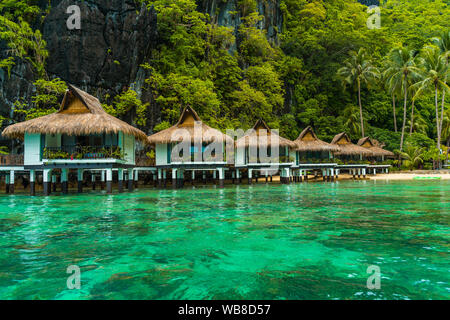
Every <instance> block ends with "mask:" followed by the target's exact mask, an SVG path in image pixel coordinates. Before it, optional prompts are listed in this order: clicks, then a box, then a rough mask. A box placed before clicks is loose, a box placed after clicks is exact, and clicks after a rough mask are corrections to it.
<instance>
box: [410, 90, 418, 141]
mask: <svg viewBox="0 0 450 320" xmlns="http://www.w3.org/2000/svg"><path fill="white" fill-rule="evenodd" d="M408 90H409V93H410V94H411V96H412V97H413V99H411V120H410V121H409V122H410V123H412V124H414V123H415V122H414V107H415V103H416V100H415V99H414V97H415V95H416V92H417V88H416V87H414V85H411V86H409V88H408ZM413 127H414V126H409V135H412V133H413Z"/></svg>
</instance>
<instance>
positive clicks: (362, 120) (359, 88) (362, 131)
mask: <svg viewBox="0 0 450 320" xmlns="http://www.w3.org/2000/svg"><path fill="white" fill-rule="evenodd" d="M358 103H359V117H360V119H361V135H362V137H361V138H364V137H365V136H364V119H363V112H362V104H361V83H360V81H359V79H358Z"/></svg>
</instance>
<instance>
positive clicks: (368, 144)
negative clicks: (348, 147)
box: [358, 137, 394, 157]
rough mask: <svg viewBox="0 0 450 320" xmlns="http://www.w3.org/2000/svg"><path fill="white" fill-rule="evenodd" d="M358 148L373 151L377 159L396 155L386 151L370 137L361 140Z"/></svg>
mask: <svg viewBox="0 0 450 320" xmlns="http://www.w3.org/2000/svg"><path fill="white" fill-rule="evenodd" d="M358 146H361V147H363V148H366V149H369V150H370V151H372V153H373V156H375V157H382V156H385V157H393V156H394V153H393V152H391V151H388V150H384V149H383V148H382V147H381V146H379V145H378V144H377V143H375V142H374V141H373V140H372V139H371V138H370V137H365V138H361V139H359V141H358Z"/></svg>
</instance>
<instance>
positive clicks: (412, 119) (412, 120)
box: [409, 100, 415, 135]
mask: <svg viewBox="0 0 450 320" xmlns="http://www.w3.org/2000/svg"><path fill="white" fill-rule="evenodd" d="M414 102H415V101H414V100H413V101H412V106H411V125H410V126H409V135H412V132H413V127H414Z"/></svg>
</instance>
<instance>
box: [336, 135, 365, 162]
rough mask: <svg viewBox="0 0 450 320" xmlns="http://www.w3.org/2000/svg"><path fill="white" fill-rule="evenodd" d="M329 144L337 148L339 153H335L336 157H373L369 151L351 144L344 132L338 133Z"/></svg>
mask: <svg viewBox="0 0 450 320" xmlns="http://www.w3.org/2000/svg"><path fill="white" fill-rule="evenodd" d="M331 144H333V145H336V146H338V147H339V151H338V152H336V153H335V154H336V155H338V156H340V155H344V156H354V155H363V156H372V155H373V153H372V151H370V150H369V149H366V148H363V147H360V146H358V145H356V144H353V143H352V141H351V140H350V138H349V137H348V135H347V134H346V133H345V132H342V133H339V134H337V135H336V136H334V138H333V140H332V141H331Z"/></svg>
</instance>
